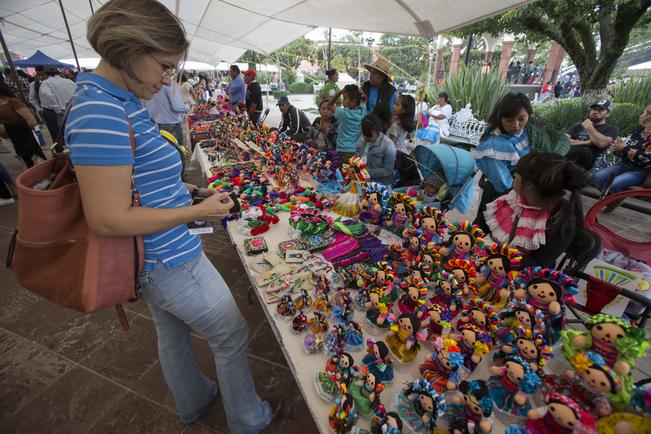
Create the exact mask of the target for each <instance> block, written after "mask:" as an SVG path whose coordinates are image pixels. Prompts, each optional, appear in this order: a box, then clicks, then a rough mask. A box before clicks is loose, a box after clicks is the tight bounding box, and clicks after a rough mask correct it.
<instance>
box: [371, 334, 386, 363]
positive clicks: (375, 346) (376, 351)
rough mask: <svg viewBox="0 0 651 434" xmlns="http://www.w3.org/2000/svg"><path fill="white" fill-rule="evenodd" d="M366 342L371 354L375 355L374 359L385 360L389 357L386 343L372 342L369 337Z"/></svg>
mask: <svg viewBox="0 0 651 434" xmlns="http://www.w3.org/2000/svg"><path fill="white" fill-rule="evenodd" d="M366 342H367V345H368V346H369V349H370V350H371V351H369V352H372V354H373V356H375V359H376V360H384V361H385V362H386V361H387V360H388V358H389V347H387V344H385V343H384V342H382V341H377V342H373V340H372V339H369V340H368V341H366Z"/></svg>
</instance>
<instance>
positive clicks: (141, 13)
mask: <svg viewBox="0 0 651 434" xmlns="http://www.w3.org/2000/svg"><path fill="white" fill-rule="evenodd" d="M87 38H88V42H90V45H91V46H92V47H93V49H94V50H95V51H96V52H97V53H98V54H99V55H100V56H101V57H102V58H103V59H105V60H106V61H108V62H109V63H110V64H111V65H112V66H114V67H116V68H118V69H121V70H123V71H124V72H126V73H127V74H128V75H129V76H130V77H131V78H134V79H136V80H138V77H136V76H135V74H134V72H133V68H132V61H133V60H134V59H135V58H137V57H138V56H142V55H146V54H152V53H159V54H163V55H175V54H179V53H183V58H185V57H186V54H187V51H188V47H189V46H190V42H189V41H188V40H187V39H186V35H185V28H184V27H183V24H182V23H181V21H180V20H179V19H178V18H177V17H176V16H175V15H174V14H173V13H172V12H171V11H170V10H169V9H167V8H166V7H165V6H164V5H162V4H161V3H159V2H157V1H155V0H110V1H109V2H107V3H106V4H105V5H104V6H102V7H101V8H99V9H98V10H97V12H95V13H94V14H93V16H91V17H90V19H89V20H88V27H87Z"/></svg>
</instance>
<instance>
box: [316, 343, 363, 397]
mask: <svg viewBox="0 0 651 434" xmlns="http://www.w3.org/2000/svg"><path fill="white" fill-rule="evenodd" d="M354 364H355V361H354V360H353V357H352V356H351V355H350V354H348V353H344V352H342V353H340V354H335V355H333V356H331V357H330V358H328V361H327V362H326V365H325V370H323V371H319V372H317V373H316V374H315V375H314V386H315V387H316V393H317V395H319V397H320V398H321V399H323V400H325V401H328V402H332V401H333V400H334V399H335V398H336V396H337V393H338V392H339V385H341V384H343V385H345V386H348V385H349V384H350V383H351V382H352V381H353V376H354V372H355V369H357V367H355V366H353V365H354Z"/></svg>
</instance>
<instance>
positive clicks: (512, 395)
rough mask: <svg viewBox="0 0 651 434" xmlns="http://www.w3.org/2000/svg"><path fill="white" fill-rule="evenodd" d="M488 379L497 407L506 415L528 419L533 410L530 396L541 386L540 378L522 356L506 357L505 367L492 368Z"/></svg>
mask: <svg viewBox="0 0 651 434" xmlns="http://www.w3.org/2000/svg"><path fill="white" fill-rule="evenodd" d="M490 372H491V374H493V375H492V376H491V377H490V378H489V379H488V387H489V389H490V395H491V398H492V399H493V402H494V403H495V407H497V408H498V409H500V410H502V411H503V412H505V413H510V414H514V415H516V416H521V417H526V416H527V414H528V412H529V410H531V403H530V400H529V395H531V394H533V393H534V392H535V391H536V390H537V389H538V388H539V387H540V385H541V381H540V377H539V376H538V375H537V374H536V373H535V372H533V371H532V370H531V367H529V364H528V363H527V362H526V361H524V360H523V359H522V357H520V356H516V355H509V356H506V364H505V365H504V366H491V368H490Z"/></svg>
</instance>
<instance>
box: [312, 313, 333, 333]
mask: <svg viewBox="0 0 651 434" xmlns="http://www.w3.org/2000/svg"><path fill="white" fill-rule="evenodd" d="M313 315H314V316H313V317H312V318H310V319H308V320H307V326H308V327H309V329H310V331H311V332H312V333H325V332H327V331H328V325H329V321H328V318H327V317H326V316H325V315H324V314H322V313H321V312H319V311H318V310H315V311H314V314H313Z"/></svg>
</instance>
